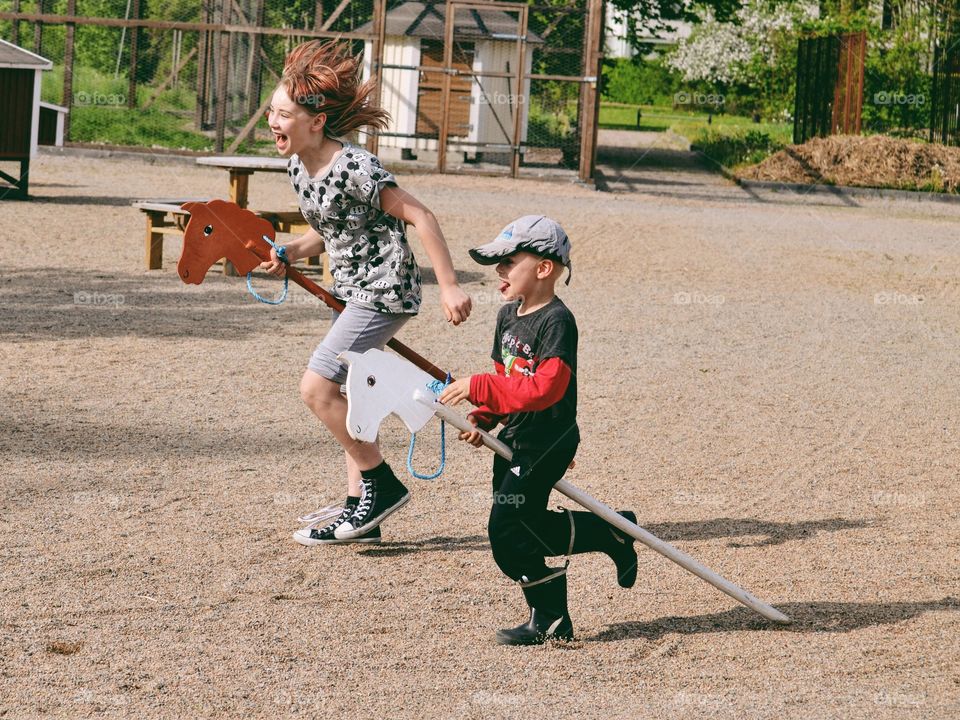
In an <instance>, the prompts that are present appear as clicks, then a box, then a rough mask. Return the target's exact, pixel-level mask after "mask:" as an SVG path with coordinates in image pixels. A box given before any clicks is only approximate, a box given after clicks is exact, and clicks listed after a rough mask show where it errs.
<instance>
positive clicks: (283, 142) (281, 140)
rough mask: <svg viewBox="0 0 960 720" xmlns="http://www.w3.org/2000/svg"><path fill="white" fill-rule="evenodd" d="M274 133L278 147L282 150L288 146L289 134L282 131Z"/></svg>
mask: <svg viewBox="0 0 960 720" xmlns="http://www.w3.org/2000/svg"><path fill="white" fill-rule="evenodd" d="M273 135H274V138H275V139H276V142H277V148H278V149H280V150H282V149H284V148H285V147H286V146H287V141H288V138H287V136H286V135H282V134H281V133H274V134H273Z"/></svg>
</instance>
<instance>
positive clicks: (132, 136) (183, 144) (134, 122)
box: [70, 106, 213, 151]
mask: <svg viewBox="0 0 960 720" xmlns="http://www.w3.org/2000/svg"><path fill="white" fill-rule="evenodd" d="M191 122H192V120H191V118H184V117H178V116H176V115H171V114H170V113H169V112H165V111H163V110H155V109H153V108H150V109H149V110H128V109H126V107H124V108H122V109H121V108H115V107H101V106H93V107H83V106H75V107H74V108H73V110H72V111H71V119H70V140H71V141H72V142H85V143H106V144H108V145H136V146H141V147H162V148H171V149H178V150H200V151H212V150H213V140H212V139H211V138H208V137H206V136H204V135H202V134H200V133H198V132H195V131H192V130H190V129H188V128H189V127H190V125H191Z"/></svg>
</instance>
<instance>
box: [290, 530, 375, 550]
mask: <svg viewBox="0 0 960 720" xmlns="http://www.w3.org/2000/svg"><path fill="white" fill-rule="evenodd" d="M293 539H294V542H298V543H300V544H301V545H306V546H307V547H313V546H314V545H358V544H363V545H379V544H380V542H381V538H378V537H375V538H362V537H357V538H350V539H341V538H331V539H329V540H314V539H313V538H311V537H310V533H306V534H305V535H301V534H300V531H299V530H297V532H295V533H294V534H293Z"/></svg>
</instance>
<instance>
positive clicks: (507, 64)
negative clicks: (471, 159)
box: [468, 40, 533, 152]
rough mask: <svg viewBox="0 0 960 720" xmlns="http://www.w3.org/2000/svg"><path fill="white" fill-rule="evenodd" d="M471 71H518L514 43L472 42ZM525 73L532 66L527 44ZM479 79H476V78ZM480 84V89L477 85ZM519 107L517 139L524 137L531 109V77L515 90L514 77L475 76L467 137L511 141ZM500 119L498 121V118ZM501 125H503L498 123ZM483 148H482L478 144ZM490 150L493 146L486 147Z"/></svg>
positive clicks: (495, 41)
mask: <svg viewBox="0 0 960 720" xmlns="http://www.w3.org/2000/svg"><path fill="white" fill-rule="evenodd" d="M474 48H475V55H474V59H473V70H474V72H512V73H515V72H516V71H517V55H518V53H517V44H516V43H515V42H512V41H503V40H483V41H478V42H477V43H476V44H475V46H474ZM525 65H526V68H525V71H524V74H525V75H529V74H530V70H531V68H532V67H533V52H532V48H531V47H530V46H527V52H526V62H525ZM478 81H479V82H478ZM481 85H482V86H483V91H485V92H483V91H481V89H480V86H481ZM517 105H519V109H520V142H524V141H525V140H526V139H527V116H528V115H529V112H530V81H529V80H525V81H524V84H523V88H522V91H521V92H520V93H518V92H517V81H516V79H515V78H493V77H481V78H475V79H474V82H473V87H472V90H471V98H470V125H471V131H470V137H469V138H468V139H469V140H470V141H472V142H483V143H503V144H506V145H510V144H512V143H513V111H514V109H515V107H516V106H517ZM498 121H499V122H498ZM501 126H502V127H501ZM480 151H481V152H483V151H484V150H483V148H480ZM487 152H492V150H489V149H488V150H487Z"/></svg>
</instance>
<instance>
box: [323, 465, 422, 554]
mask: <svg viewBox="0 0 960 720" xmlns="http://www.w3.org/2000/svg"><path fill="white" fill-rule="evenodd" d="M360 482H361V485H362V487H363V492H362V493H361V495H360V502H359V503H357V508H356V509H355V510H354V511H353V514H352V515H351V516H350V517H349V519H347V520H345V521H343V522H339V523H338V525H337V527H335V528H334V530H333V534H334V537H335V538H337V539H338V540H354V539H356V538H359V537H361V536H363V535H366V534H367V533H368V532H370V531H371V530H374V529H375V528H377V527H379V525H380V523H382V522H383V521H384V520H386V519H387V517H389V516H390V515H391V514H392V513H395V512H396V511H397V510H399V509H400V508H402V507H403V506H404V505H406V504H407V503H408V502H409V501H410V491H409V490H407V488H406V487H405V486H404V485H403V483H401V482H400V481H399V480H397V479H396V478H391V479H390V480H389V481H387V480H380V481H377V480H368V479H367V478H364V479H362V480H361V481H360ZM338 520H339V518H338Z"/></svg>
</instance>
